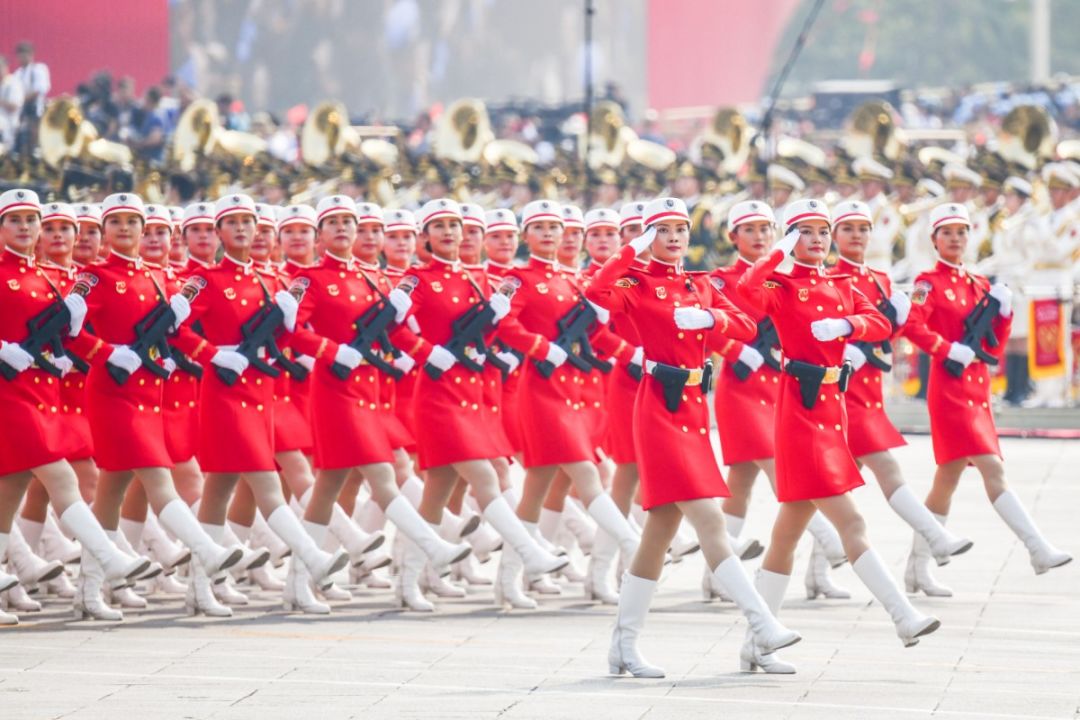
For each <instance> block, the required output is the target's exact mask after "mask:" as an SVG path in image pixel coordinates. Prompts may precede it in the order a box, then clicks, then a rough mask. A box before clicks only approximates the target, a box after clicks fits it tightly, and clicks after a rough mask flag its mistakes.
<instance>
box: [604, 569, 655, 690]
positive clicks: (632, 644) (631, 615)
mask: <svg viewBox="0 0 1080 720" xmlns="http://www.w3.org/2000/svg"><path fill="white" fill-rule="evenodd" d="M654 594H656V581H655V580H646V579H645V578H640V577H637V576H636V575H631V574H630V573H629V572H627V573H624V574H623V581H622V587H621V588H620V590H619V610H618V613H617V615H616V616H615V629H614V630H613V631H612V633H611V646H610V648H609V649H608V671H609V672H610V673H611V674H612V675H622V674H623V673H627V672H628V673H630V674H631V675H633V676H634V677H640V678H662V677H664V671H663V670H662V669H661V668H658V667H656V666H655V665H652V664H651V663H650V662H649V661H648V660H646V659H645V657H644V656H643V655H642V654H641V653H640V652H638V648H637V640H638V636H639V635H640V634H641V631H642V630H643V629H644V627H645V617H646V616H647V615H648V614H649V605H651V604H652V599H653V595H654Z"/></svg>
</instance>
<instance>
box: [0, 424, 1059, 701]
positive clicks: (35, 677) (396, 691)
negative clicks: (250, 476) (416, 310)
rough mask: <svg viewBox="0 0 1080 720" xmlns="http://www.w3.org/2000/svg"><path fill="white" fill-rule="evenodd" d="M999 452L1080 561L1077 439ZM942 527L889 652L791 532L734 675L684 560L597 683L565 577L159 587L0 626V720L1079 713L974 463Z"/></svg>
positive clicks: (917, 440)
mask: <svg viewBox="0 0 1080 720" xmlns="http://www.w3.org/2000/svg"><path fill="white" fill-rule="evenodd" d="M910 440H911V443H912V444H911V445H910V446H909V447H907V448H903V449H901V450H900V452H899V453H898V455H899V458H900V460H901V463H902V465H903V467H904V469H905V472H906V475H907V479H908V481H909V482H911V483H912V484H913V486H914V487H915V489H916V492H917V493H918V494H919V495H920V496H921V495H922V494H923V493H924V492H925V490H926V488H927V487H928V486H929V481H930V477H931V473H932V470H933V464H932V459H931V454H930V440H929V438H928V437H925V436H915V437H911V438H910ZM1004 449H1005V453H1006V462H1007V466H1008V468H1009V469H1010V471H1011V472H1010V477H1009V479H1010V482H1011V483H1012V484H1013V487H1014V488H1015V489H1016V490H1017V491H1018V493H1019V495H1020V497H1021V499H1022V500H1023V502H1024V504H1025V505H1026V506H1027V507H1028V508H1029V509H1030V510H1031V512H1032V515H1033V516H1034V517H1035V519H1036V521H1037V522H1038V523H1039V524H1040V526H1041V527H1042V529H1043V531H1044V532H1045V534H1046V535H1047V537H1048V538H1050V540H1051V541H1053V542H1055V543H1056V544H1058V545H1059V546H1060V547H1061V548H1062V549H1064V550H1067V551H1069V552H1071V553H1073V554H1074V555H1078V554H1080V526H1078V523H1077V513H1078V511H1080V442H1076V441H1058V440H1005V441H1004ZM856 498H857V500H858V502H859V504H860V506H861V507H862V509H863V510H864V512H865V514H866V516H867V518H868V521H869V526H870V534H871V540H872V542H873V543H874V545H875V546H876V547H877V549H878V550H879V552H880V553H881V554H882V556H883V557H884V558H885V559H886V561H887V562H888V563H890V565H891V567H892V568H893V570H894V573H895V576H896V578H897V579H898V580H899V579H900V578H901V576H902V573H903V567H904V560H905V558H906V554H907V551H908V547H909V545H910V542H911V534H910V532H909V531H908V530H907V529H906V527H905V526H904V525H903V524H902V523H901V521H900V520H899V518H897V517H896V516H895V515H894V514H893V513H892V512H891V511H890V510H889V508H888V506H887V505H886V503H885V501H884V499H883V498H882V496H881V493H880V492H879V491H878V490H877V489H876V487H871V486H868V487H865V488H862V489H861V490H859V491H857V493H856ZM774 508H775V502H774V500H773V499H772V497H771V494H770V493H768V491H767V490H765V489H764V487H762V488H761V491H760V492H759V493H758V495H757V496H756V497H755V499H754V504H753V507H752V509H751V513H750V520H749V522H748V525H747V531H746V532H747V533H748V534H750V535H753V536H755V537H759V538H761V539H762V540H763V541H764V540H765V539H766V538H767V536H768V529H769V526H770V523H771V521H772V517H773V512H774ZM949 525H950V527H951V528H953V529H954V530H955V531H957V532H959V533H961V534H965V535H967V536H969V537H970V538H971V539H973V540H974V541H975V547H974V548H973V549H972V551H971V552H970V553H969V554H967V555H965V556H962V557H960V558H957V559H956V560H955V561H954V562H953V563H952V564H951V565H950V566H948V567H946V568H942V569H941V570H939V571H937V575H938V577H939V579H940V580H941V581H943V582H944V583H945V584H947V585H950V586H951V587H952V588H953V589H954V590H955V591H956V596H955V597H954V598H952V599H935V600H931V599H928V598H920V599H918V600H917V601H916V604H917V605H918V606H919V607H920V608H921V609H923V610H924V611H926V612H932V613H934V614H936V615H937V616H938V617H940V618H941V621H942V629H941V630H940V631H938V632H937V633H936V634H934V635H932V636H930V637H928V638H926V639H924V640H923V642H922V643H920V644H919V645H918V646H917V647H914V648H911V649H907V650H905V649H904V648H903V647H902V646H901V644H900V641H899V640H898V639H897V638H896V636H895V635H894V633H893V628H892V624H891V623H890V622H889V620H888V618H887V616H886V615H885V613H884V611H883V610H882V609H881V607H880V606H877V605H876V604H874V605H871V604H870V603H869V597H870V596H869V593H868V592H867V591H866V590H865V589H864V588H863V587H862V586H860V585H859V584H858V583H857V580H856V578H855V576H854V573H853V572H852V571H851V569H850V567H849V566H845V567H844V568H841V569H840V570H838V571H836V572H835V578H836V580H837V582H838V584H841V585H843V586H845V587H847V588H849V589H850V590H852V591H853V594H854V599H852V600H846V601H822V600H819V601H815V602H807V601H806V600H805V599H804V596H803V594H802V582H801V580H802V573H803V572H804V570H805V565H806V557H807V556H808V554H809V543H808V542H807V543H804V546H803V547H802V548H801V553H800V557H799V558H798V560H797V563H796V578H795V580H794V581H793V582H792V586H791V588H790V589H789V592H788V596H787V598H788V599H787V601H786V604H785V606H784V608H783V610H782V613H781V618H782V620H783V621H784V623H785V624H786V625H788V626H789V627H791V628H793V629H796V630H798V631H800V632H801V633H802V634H803V638H804V640H803V642H802V643H801V644H799V645H797V646H795V647H793V648H790V649H788V650H786V651H784V652H783V657H784V659H785V660H788V661H791V662H794V663H796V664H797V666H798V668H799V672H798V674H797V675H794V676H765V675H762V674H757V675H746V674H740V673H739V672H738V658H737V656H738V649H739V646H740V644H741V642H742V638H743V632H744V629H745V624H744V622H743V620H742V619H741V617H740V616H739V615H738V613H737V612H736V611H735V610H734V609H733V607H732V606H731V605H730V604H720V603H711V604H705V603H703V602H702V601H701V596H700V591H699V589H698V588H699V584H700V581H701V569H702V560H701V556H700V554H698V555H694V556H691V557H690V558H688V559H687V560H686V561H684V562H682V563H680V564H678V565H675V566H673V567H671V568H670V569H669V570H668V572H667V573H666V575H665V578H664V580H663V581H662V584H661V587H660V590H659V592H658V594H657V599H656V602H655V604H654V606H653V612H652V613H651V614H650V616H649V618H648V621H647V624H646V628H645V635H644V637H643V639H642V641H641V648H642V650H643V651H644V653H645V654H646V656H647V657H648V658H649V660H651V661H652V662H654V663H656V664H658V665H660V666H662V667H663V668H665V669H666V671H667V674H668V677H667V678H666V679H664V680H632V679H626V678H619V679H617V678H611V677H609V676H607V675H606V673H605V671H606V669H607V663H606V662H605V658H606V654H607V645H608V639H609V636H610V628H611V624H612V620H613V618H614V608H610V607H600V606H593V605H590V604H587V603H584V602H582V601H581V600H580V593H581V590H580V586H569V587H566V588H564V594H563V596H562V597H561V598H557V599H554V600H543V601H541V602H542V607H543V609H542V610H541V611H539V612H498V611H496V610H495V609H493V608H492V607H491V605H490V598H491V589H490V588H481V589H479V590H476V589H474V590H473V591H472V594H471V595H470V597H469V598H468V599H465V600H458V601H441V602H440V603H439V605H440V609H439V611H438V612H437V613H436V614H434V615H418V614H414V613H403V612H400V611H397V610H395V609H393V608H392V607H391V597H392V596H391V594H390V592H389V591H380V592H379V593H374V592H371V591H367V590H360V591H358V592H357V595H356V599H355V600H354V601H353V603H351V604H349V605H347V606H344V607H338V608H336V609H335V613H334V615H332V616H330V617H329V618H311V617H304V616H300V615H293V614H285V613H283V612H281V611H280V609H279V608H278V606H277V605H276V603H275V602H274V601H273V600H274V598H273V597H272V596H270V595H266V594H259V593H255V594H254V595H253V598H254V599H255V603H254V604H253V606H250V607H248V608H242V609H239V610H238V612H237V617H236V618H233V619H231V620H210V621H207V620H205V619H201V618H200V619H188V618H185V617H183V608H182V604H181V602H180V601H179V599H177V600H175V601H171V602H165V603H163V602H161V601H156V602H152V603H151V606H150V610H148V611H143V612H135V611H129V612H127V613H126V615H127V618H126V620H125V621H124V622H123V623H121V624H108V623H90V622H71V621H69V620H68V619H67V616H66V614H65V613H66V610H65V608H66V607H67V606H69V605H70V601H49V602H48V603H47V605H46V608H45V612H43V613H42V614H40V615H38V616H31V615H23V616H22V617H23V624H22V625H21V626H19V627H16V628H11V629H4V630H3V631H2V632H0V718H3V720H23V719H26V718H34V719H36V718H73V719H74V718H79V719H89V718H121V719H126V718H130V719H131V720H136V719H138V720H151V719H155V718H214V720H219V719H220V720H230V719H233V718H259V719H260V720H261V719H264V718H265V719H269V718H325V719H330V718H348V717H356V718H377V717H387V718H389V717H394V718H397V717H401V718H413V717H430V718H470V719H471V718H495V717H499V718H544V719H545V720H555V719H557V718H590V719H596V720H599V719H601V718H620V719H621V718H667V717H671V718H698V717H701V718H706V717H707V718H710V719H712V718H725V719H730V718H742V717H754V718H800V719H802V718H822V719H825V718H828V719H830V720H839V719H841V718H882V717H897V718H920V717H944V718H972V719H976V718H1078V717H1080V600H1078V598H1080V563H1074V564H1072V565H1069V566H1067V567H1066V568H1063V569H1060V570H1056V571H1052V572H1050V573H1048V574H1046V575H1042V576H1038V577H1036V576H1035V575H1034V574H1033V572H1032V570H1031V568H1030V565H1029V564H1028V560H1027V553H1026V552H1025V551H1024V549H1023V547H1022V546H1021V545H1020V544H1019V543H1018V542H1017V541H1016V540H1015V538H1014V537H1013V536H1012V535H1011V533H1009V532H1008V531H1007V530H1006V528H1005V526H1004V524H1003V523H1002V522H1001V521H1000V520H999V519H998V517H997V515H996V514H995V513H994V511H993V509H992V508H991V506H990V504H989V502H988V501H987V500H986V498H985V496H984V494H983V491H982V487H981V483H980V482H979V480H978V479H977V476H975V475H974V474H973V472H972V473H971V474H969V475H966V476H965V480H964V482H963V486H962V488H961V489H960V491H959V492H958V493H957V496H956V502H955V503H954V506H953V513H952V515H951V516H950V518H949ZM493 564H494V563H490V564H489V565H488V566H485V571H486V572H488V573H489V574H493V573H494V567H491V565H493ZM756 564H757V563H756V561H755V562H752V563H750V566H751V567H750V569H751V570H752V569H753V567H755V566H756Z"/></svg>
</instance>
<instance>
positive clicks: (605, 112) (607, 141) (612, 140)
mask: <svg viewBox="0 0 1080 720" xmlns="http://www.w3.org/2000/svg"><path fill="white" fill-rule="evenodd" d="M635 139H637V133H635V132H634V131H633V129H632V128H631V127H630V126H628V125H627V124H626V117H625V116H624V115H623V110H622V107H621V106H619V104H618V103H615V102H612V101H611V100H601V101H600V102H598V103H596V105H595V106H594V107H593V111H592V128H591V132H590V134H589V141H588V165H589V167H590V168H592V169H593V170H599V169H600V168H603V167H609V168H617V167H619V166H620V165H622V163H623V160H625V159H626V146H627V144H628V143H629V142H630V141H631V140H635Z"/></svg>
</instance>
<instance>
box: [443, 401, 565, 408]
mask: <svg viewBox="0 0 1080 720" xmlns="http://www.w3.org/2000/svg"><path fill="white" fill-rule="evenodd" d="M566 402H567V403H569V402H570V401H569V400H567V401H566ZM468 406H469V403H467V402H466V401H464V400H462V401H461V407H468Z"/></svg>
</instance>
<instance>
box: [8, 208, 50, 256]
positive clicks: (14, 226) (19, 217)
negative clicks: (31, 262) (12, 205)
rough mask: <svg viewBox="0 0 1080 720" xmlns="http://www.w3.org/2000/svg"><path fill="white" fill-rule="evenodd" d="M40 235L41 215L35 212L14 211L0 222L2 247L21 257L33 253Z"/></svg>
mask: <svg viewBox="0 0 1080 720" xmlns="http://www.w3.org/2000/svg"><path fill="white" fill-rule="evenodd" d="M40 234H41V215H40V214H39V213H38V212H37V211H36V210H15V211H13V212H9V213H7V214H6V215H4V217H3V219H2V220H0V236H2V237H3V240H4V247H9V248H11V249H12V250H14V251H15V252H17V253H19V254H21V255H30V254H31V253H33V251H34V245H35V244H36V243H37V240H38V236H39V235H40Z"/></svg>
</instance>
